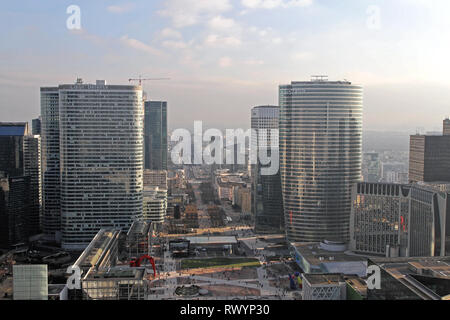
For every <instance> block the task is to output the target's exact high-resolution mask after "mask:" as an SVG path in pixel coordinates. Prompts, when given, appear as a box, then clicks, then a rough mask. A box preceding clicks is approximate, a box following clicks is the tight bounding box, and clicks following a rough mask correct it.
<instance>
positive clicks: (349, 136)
mask: <svg viewBox="0 0 450 320" xmlns="http://www.w3.org/2000/svg"><path fill="white" fill-rule="evenodd" d="M279 99H280V170H281V183H282V190H283V205H284V212H285V225H286V227H285V228H286V233H287V237H288V239H289V240H290V241H299V242H318V241H323V240H324V239H327V240H331V241H345V242H347V241H348V240H349V223H350V211H351V189H352V185H353V184H354V183H356V182H358V181H359V180H360V177H361V160H362V109H363V89H362V87H361V86H359V85H354V84H352V83H351V82H348V81H328V80H327V79H325V78H324V77H320V76H319V77H313V78H312V79H311V81H303V82H292V83H291V84H289V85H281V86H280V88H279Z"/></svg>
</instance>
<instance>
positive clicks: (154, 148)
mask: <svg viewBox="0 0 450 320" xmlns="http://www.w3.org/2000/svg"><path fill="white" fill-rule="evenodd" d="M144 143H145V147H144V150H145V151H144V152H145V157H144V158H145V169H151V170H167V102H165V101H147V102H145V122H144Z"/></svg>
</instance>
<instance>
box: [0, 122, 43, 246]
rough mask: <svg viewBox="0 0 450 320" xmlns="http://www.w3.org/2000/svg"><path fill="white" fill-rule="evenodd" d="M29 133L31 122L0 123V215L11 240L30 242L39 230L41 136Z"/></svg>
mask: <svg viewBox="0 0 450 320" xmlns="http://www.w3.org/2000/svg"><path fill="white" fill-rule="evenodd" d="M29 133H30V132H29V129H28V124H27V123H0V177H1V178H3V179H2V191H3V194H2V200H1V201H2V202H3V205H2V206H1V208H0V215H2V217H3V218H2V219H6V220H4V223H6V224H4V227H6V229H8V231H4V232H7V233H8V232H9V234H10V236H9V239H10V240H11V239H16V240H17V239H20V241H26V240H27V239H28V237H29V236H31V235H34V234H37V233H39V224H40V192H39V191H40V179H39V172H40V157H39V136H31V135H29ZM11 241H13V242H14V240H11ZM10 244H12V243H9V245H10Z"/></svg>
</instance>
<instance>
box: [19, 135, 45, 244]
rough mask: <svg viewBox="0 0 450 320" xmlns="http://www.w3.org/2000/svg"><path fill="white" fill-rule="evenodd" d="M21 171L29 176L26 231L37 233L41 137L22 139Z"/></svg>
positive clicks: (38, 228)
mask: <svg viewBox="0 0 450 320" xmlns="http://www.w3.org/2000/svg"><path fill="white" fill-rule="evenodd" d="M23 172H24V176H28V177H30V189H29V192H30V209H29V217H28V224H27V227H28V232H29V234H30V235H34V234H38V233H40V231H41V230H42V225H41V218H42V210H41V208H42V189H41V188H42V181H41V138H40V136H39V135H36V136H26V137H24V141H23Z"/></svg>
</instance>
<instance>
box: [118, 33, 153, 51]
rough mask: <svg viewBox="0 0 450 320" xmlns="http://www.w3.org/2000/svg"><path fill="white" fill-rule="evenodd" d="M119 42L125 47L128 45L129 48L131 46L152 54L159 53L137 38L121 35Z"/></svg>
mask: <svg viewBox="0 0 450 320" xmlns="http://www.w3.org/2000/svg"><path fill="white" fill-rule="evenodd" d="M120 42H121V43H122V44H124V45H125V46H127V47H130V48H133V49H136V50H139V51H144V52H147V53H150V54H152V55H161V51H159V50H157V49H155V48H153V47H151V46H149V45H147V44H145V43H143V42H141V41H139V40H136V39H133V38H129V37H128V36H127V35H125V36H122V37H121V38H120Z"/></svg>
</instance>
